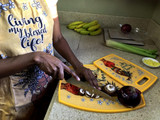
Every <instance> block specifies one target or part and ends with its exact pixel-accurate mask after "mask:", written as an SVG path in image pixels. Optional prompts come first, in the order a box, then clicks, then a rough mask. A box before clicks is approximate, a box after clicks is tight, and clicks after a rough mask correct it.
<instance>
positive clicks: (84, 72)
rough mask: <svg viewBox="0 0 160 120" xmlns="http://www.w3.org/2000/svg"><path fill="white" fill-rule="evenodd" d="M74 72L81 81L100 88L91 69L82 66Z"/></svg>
mask: <svg viewBox="0 0 160 120" xmlns="http://www.w3.org/2000/svg"><path fill="white" fill-rule="evenodd" d="M75 72H76V74H77V75H78V76H79V77H80V79H81V81H85V80H86V81H88V82H89V83H90V85H91V86H93V87H94V88H97V89H99V90H101V88H100V87H99V86H98V82H97V79H96V76H95V75H94V74H93V73H92V71H91V70H90V69H88V68H86V67H84V66H81V67H79V68H78V69H76V70H75Z"/></svg>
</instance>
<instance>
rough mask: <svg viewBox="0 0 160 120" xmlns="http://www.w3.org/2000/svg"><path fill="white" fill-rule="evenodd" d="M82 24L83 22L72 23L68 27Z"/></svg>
mask: <svg viewBox="0 0 160 120" xmlns="http://www.w3.org/2000/svg"><path fill="white" fill-rule="evenodd" d="M82 23H83V21H75V22H72V23H70V24H69V25H68V26H70V25H79V24H82Z"/></svg>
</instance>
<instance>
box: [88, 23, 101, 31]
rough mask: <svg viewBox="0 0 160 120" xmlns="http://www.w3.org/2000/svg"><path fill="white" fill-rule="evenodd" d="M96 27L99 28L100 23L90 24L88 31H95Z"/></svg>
mask: <svg viewBox="0 0 160 120" xmlns="http://www.w3.org/2000/svg"><path fill="white" fill-rule="evenodd" d="M98 28H100V24H97V25H94V26H91V27H89V28H88V31H95V30H97V29H98Z"/></svg>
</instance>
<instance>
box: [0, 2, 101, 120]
mask: <svg viewBox="0 0 160 120" xmlns="http://www.w3.org/2000/svg"><path fill="white" fill-rule="evenodd" d="M56 4H57V0H46V1H45V0H0V58H1V59H0V119H2V120H14V119H23V120H25V119H27V120H28V119H34V118H35V116H36V115H38V117H39V118H38V119H43V116H44V114H45V111H46V109H47V107H46V106H48V105H49V102H50V99H51V97H52V95H53V92H54V88H55V87H56V84H57V80H60V79H64V71H65V72H67V73H69V74H71V75H72V76H73V77H75V78H76V79H77V80H80V78H81V79H82V78H83V79H86V80H87V81H89V83H90V84H91V85H92V86H93V87H96V88H98V84H97V80H96V78H95V76H94V75H93V74H92V72H91V70H89V69H87V68H85V67H84V66H83V65H82V63H81V62H80V61H79V60H78V59H77V58H76V57H75V55H74V54H73V52H72V51H71V49H70V47H69V45H68V43H67V42H66V40H65V38H64V37H63V35H62V34H61V31H60V26H59V20H58V14H57V7H56ZM53 47H54V48H55V49H56V51H57V52H58V53H60V55H62V56H63V57H64V58H65V59H66V60H67V61H68V62H69V63H70V64H71V65H72V66H73V68H74V70H75V72H73V71H72V70H71V69H70V68H69V67H68V66H66V65H65V64H64V63H63V62H62V61H60V60H59V59H58V58H56V57H55V56H54V50H53ZM42 113H43V114H42ZM35 119H37V116H36V118H35Z"/></svg>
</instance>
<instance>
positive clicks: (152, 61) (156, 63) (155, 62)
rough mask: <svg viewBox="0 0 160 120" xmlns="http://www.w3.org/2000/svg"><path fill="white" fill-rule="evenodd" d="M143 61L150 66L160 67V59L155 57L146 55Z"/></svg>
mask: <svg viewBox="0 0 160 120" xmlns="http://www.w3.org/2000/svg"><path fill="white" fill-rule="evenodd" d="M142 62H143V63H144V64H145V65H146V66H148V67H151V68H158V67H160V63H159V61H158V60H156V59H153V58H149V57H144V58H143V59H142Z"/></svg>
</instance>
